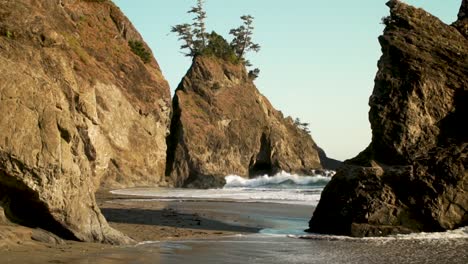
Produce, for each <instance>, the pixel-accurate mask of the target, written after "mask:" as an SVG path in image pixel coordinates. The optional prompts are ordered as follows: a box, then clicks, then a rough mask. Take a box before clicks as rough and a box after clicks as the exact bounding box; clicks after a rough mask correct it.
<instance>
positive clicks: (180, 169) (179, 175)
mask: <svg viewBox="0 0 468 264" xmlns="http://www.w3.org/2000/svg"><path fill="white" fill-rule="evenodd" d="M173 108H174V117H173V121H172V125H171V137H170V138H169V139H168V148H169V153H168V167H167V168H168V173H167V174H168V175H169V176H170V179H171V180H172V183H173V184H174V185H175V186H179V187H180V186H186V187H187V186H188V187H201V188H208V187H221V186H223V185H224V176H226V175H230V174H236V175H240V176H245V177H248V176H255V175H259V174H274V173H277V172H280V171H282V170H284V171H287V172H293V173H300V174H311V173H312V170H313V169H319V168H322V166H321V164H320V159H319V155H318V148H317V145H316V144H315V143H314V141H313V140H312V138H311V137H310V135H309V134H307V133H306V132H304V131H303V130H301V129H298V128H297V127H296V126H295V125H294V122H293V120H292V119H291V118H284V117H283V115H282V114H281V113H280V112H279V111H277V110H275V109H274V108H273V106H272V105H271V104H270V102H269V101H268V100H267V99H266V98H265V97H264V96H263V95H261V94H260V93H259V91H258V90H257V88H256V87H255V85H254V84H253V81H252V80H251V79H250V78H249V77H248V74H247V72H246V70H245V67H244V66H243V65H242V64H239V65H235V64H231V63H228V62H225V61H223V60H220V59H217V58H211V57H201V56H199V57H196V58H195V59H194V61H193V65H192V67H191V68H190V70H189V71H188V73H187V75H186V76H185V77H184V79H183V80H182V82H181V84H180V85H179V87H178V88H177V91H176V94H175V98H174V100H173Z"/></svg>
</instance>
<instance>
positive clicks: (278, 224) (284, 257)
mask: <svg viewBox="0 0 468 264" xmlns="http://www.w3.org/2000/svg"><path fill="white" fill-rule="evenodd" d="M226 180H227V184H226V186H225V187H224V188H222V189H213V190H182V189H175V190H174V189H151V188H140V189H127V190H116V191H113V193H115V194H126V195H138V196H146V197H148V198H147V199H138V200H135V201H141V202H145V201H148V200H150V201H152V200H163V201H169V202H170V203H173V204H172V205H173V206H174V208H175V209H176V210H180V211H184V212H187V210H188V211H190V210H194V211H193V212H198V213H200V212H203V210H207V211H208V210H210V211H211V213H213V211H216V212H217V213H218V214H219V215H223V216H225V218H223V219H230V218H231V217H230V215H248V217H249V221H251V222H253V223H256V224H257V226H259V227H261V230H260V231H259V233H257V234H248V235H236V236H229V237H221V238H215V239H193V240H180V241H146V242H144V243H140V244H139V245H137V246H134V247H127V248H119V249H115V250H111V251H107V252H103V253H101V254H99V255H94V256H89V258H87V259H80V260H77V261H76V262H73V263H144V264H146V263H268V264H275V263H278V264H285V263H411V264H414V263H463V264H467V263H468V228H461V229H458V230H454V231H449V232H443V233H420V234H410V235H398V236H390V237H385V238H351V237H342V236H329V235H328V236H327V235H317V234H306V233H304V231H303V230H304V229H305V228H307V224H308V221H309V219H310V216H311V215H312V212H313V209H314V206H315V205H316V204H317V203H318V201H319V199H320V193H321V191H322V190H323V188H324V186H325V185H326V184H327V183H328V182H329V180H330V178H329V177H324V176H320V175H317V176H312V177H301V176H297V175H291V174H287V173H281V174H278V175H276V176H274V177H268V176H264V177H259V178H257V179H250V180H247V179H243V178H241V177H238V176H234V175H233V176H228V177H226ZM210 205H213V206H210ZM194 208H195V209H194ZM195 210H196V211H195ZM220 219H221V218H220ZM225 221H226V222H227V223H229V224H233V223H230V222H229V221H227V220H225Z"/></svg>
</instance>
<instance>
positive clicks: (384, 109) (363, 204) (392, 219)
mask: <svg viewBox="0 0 468 264" xmlns="http://www.w3.org/2000/svg"><path fill="white" fill-rule="evenodd" d="M466 2H467V1H466V0H464V1H463V7H462V9H461V12H460V16H459V21H458V22H457V23H455V25H462V24H463V23H462V22H463V21H465V22H466V7H467V3H466ZM387 5H388V6H389V7H390V9H391V15H390V16H389V17H388V18H386V19H384V22H385V24H386V28H385V31H384V34H383V36H381V37H380V38H379V40H380V44H381V46H382V52H383V55H382V57H381V59H380V61H379V64H378V66H379V71H378V73H377V76H376V79H375V88H374V91H373V94H372V96H371V98H370V103H369V104H370V107H371V109H370V113H369V120H370V123H371V126H372V135H373V136H372V143H371V144H370V146H369V147H368V148H367V149H366V150H365V151H363V152H362V153H361V154H359V155H358V156H357V157H356V158H354V159H352V160H349V161H346V162H345V163H346V165H345V166H343V167H342V168H341V169H340V170H339V171H338V173H337V175H335V177H334V178H333V179H332V181H331V182H330V183H329V184H328V186H327V187H326V188H325V190H324V191H323V194H322V198H321V201H320V203H319V205H318V207H317V209H316V210H315V212H314V215H313V217H312V219H311V221H310V223H309V225H310V230H309V231H311V232H317V233H331V234H340V235H352V236H381V235H388V234H394V233H408V232H418V231H443V230H448V229H455V228H458V227H461V226H465V225H467V224H468V213H467V212H468V175H467V172H466V170H465V168H466V166H467V155H468V148H467V145H468V138H467V137H468V130H467V126H466V120H467V116H468V113H467V102H468V100H467V99H468V97H467V94H468V91H467V90H468V40H467V38H466V34H465V35H464V36H463V35H462V34H460V32H462V33H463V30H460V29H463V27H461V26H457V28H458V29H459V30H460V32H459V31H457V29H456V28H455V27H452V26H448V25H445V24H444V23H443V22H441V21H440V20H439V19H437V18H436V17H434V16H432V15H430V14H428V13H427V12H425V11H424V10H422V9H416V8H414V7H411V6H408V5H406V4H404V3H402V2H399V1H396V0H392V1H389V2H388V3H387ZM465 25H466V24H465ZM465 29H466V27H465ZM465 33H466V31H465Z"/></svg>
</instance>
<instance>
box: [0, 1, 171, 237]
mask: <svg viewBox="0 0 468 264" xmlns="http://www.w3.org/2000/svg"><path fill="white" fill-rule="evenodd" d="M170 104H171V102H170V91H169V86H168V84H167V82H166V80H165V79H164V78H163V76H162V73H161V71H160V69H159V66H158V64H157V62H156V60H155V59H154V58H153V57H152V55H151V52H150V50H149V48H148V46H147V45H146V44H145V43H144V41H143V40H142V38H141V36H140V35H139V34H138V32H137V31H136V30H135V28H134V27H133V26H132V24H131V23H130V21H129V20H128V19H127V18H126V17H125V16H124V15H123V14H122V13H121V11H120V10H119V9H118V8H117V7H116V6H115V5H114V4H113V3H112V2H111V1H71V0H61V1H53V0H45V1H27V0H15V1H1V2H0V112H1V113H2V117H1V118H0V131H1V133H0V212H1V211H4V213H5V216H6V218H8V220H9V221H12V222H15V223H18V224H22V225H26V226H29V227H39V228H42V229H46V230H48V231H51V232H53V233H55V234H57V235H59V236H61V237H63V238H66V239H73V240H80V241H95V242H106V243H115V244H119V243H127V242H129V241H130V239H129V238H127V237H125V236H124V235H122V234H121V233H120V232H117V231H115V230H113V229H111V228H110V227H109V226H108V224H107V222H106V220H105V219H104V217H103V216H102V215H101V213H100V210H99V208H98V206H97V204H96V202H95V197H94V193H95V191H96V190H97V188H98V187H99V186H100V185H104V186H135V185H149V184H152V185H154V184H160V183H163V182H164V172H165V162H166V144H165V140H166V136H167V134H168V131H169V122H170V120H169V119H170ZM1 207H3V210H2V208H1Z"/></svg>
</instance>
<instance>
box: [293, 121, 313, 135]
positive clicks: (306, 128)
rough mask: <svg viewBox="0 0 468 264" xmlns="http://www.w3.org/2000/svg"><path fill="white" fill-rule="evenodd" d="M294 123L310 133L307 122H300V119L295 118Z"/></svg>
mask: <svg viewBox="0 0 468 264" xmlns="http://www.w3.org/2000/svg"><path fill="white" fill-rule="evenodd" d="M294 125H295V126H296V127H297V128H299V129H301V130H302V131H304V132H306V133H307V134H310V128H309V126H310V124H309V123H302V121H301V119H299V118H296V119H295V120H294Z"/></svg>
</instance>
